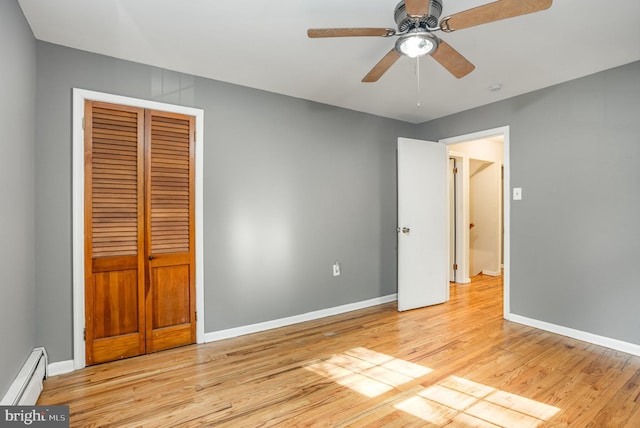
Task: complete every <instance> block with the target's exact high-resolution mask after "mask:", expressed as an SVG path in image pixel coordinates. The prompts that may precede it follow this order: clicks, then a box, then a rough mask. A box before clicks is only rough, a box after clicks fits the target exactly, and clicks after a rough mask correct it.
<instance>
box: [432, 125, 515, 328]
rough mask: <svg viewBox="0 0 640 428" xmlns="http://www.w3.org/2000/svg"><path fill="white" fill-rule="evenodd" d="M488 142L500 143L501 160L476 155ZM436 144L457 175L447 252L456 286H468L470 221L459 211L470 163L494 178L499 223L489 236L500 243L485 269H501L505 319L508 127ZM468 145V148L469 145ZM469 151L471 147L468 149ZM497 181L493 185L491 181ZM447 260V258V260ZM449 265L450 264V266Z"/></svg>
mask: <svg viewBox="0 0 640 428" xmlns="http://www.w3.org/2000/svg"><path fill="white" fill-rule="evenodd" d="M479 140H482V141H488V142H489V143H486V146H484V147H483V146H482V144H483V143H482V142H478V143H475V144H477V146H475V151H469V152H465V153H462V152H459V151H457V150H456V149H455V147H456V145H460V146H458V149H460V148H461V147H463V146H464V145H470V142H473V141H479ZM491 142H493V143H496V142H501V143H502V147H501V149H500V151H501V153H500V154H501V160H500V159H497V158H495V157H488V156H487V154H486V153H485V154H482V155H481V154H480V153H482V151H483V150H485V151H486V150H487V149H488V148H489V145H490V144H491ZM440 143H443V144H446V145H447V148H448V149H449V150H448V151H449V157H450V158H455V159H456V161H457V162H456V168H457V172H458V173H457V174H456V178H455V183H456V205H457V207H458V208H457V213H456V218H455V220H454V219H453V218H452V220H451V221H452V222H454V221H455V227H456V229H455V230H456V237H455V241H453V243H454V244H455V247H456V248H455V250H451V252H453V251H455V262H456V264H457V265H458V270H457V272H456V283H468V282H470V278H469V275H468V274H465V273H469V272H470V265H471V260H470V259H471V258H472V256H471V254H470V251H469V248H470V239H471V234H470V230H469V228H470V226H471V224H472V223H474V221H473V220H472V219H471V218H470V216H469V210H468V209H461V208H462V204H463V201H464V200H467V201H468V200H469V198H470V195H469V192H470V188H469V187H470V185H469V179H470V175H471V170H472V166H471V162H470V160H471V159H474V158H475V159H477V160H478V162H475V163H476V165H475V166H477V167H478V168H477V171H480V170H481V169H482V168H487V167H488V166H491V167H492V168H494V169H495V171H493V172H495V174H492V177H494V179H493V182H494V184H495V195H496V196H495V198H496V201H497V204H498V205H499V208H498V209H496V212H497V213H498V216H499V221H497V222H495V227H494V229H495V230H493V231H492V233H493V234H494V235H496V236H498V237H499V239H498V241H499V242H500V246H499V247H496V249H495V250H494V252H495V258H496V260H497V262H496V264H495V266H494V267H493V268H492V269H487V272H485V273H488V274H493V275H499V274H500V268H502V275H503V283H504V296H503V297H504V298H503V300H504V317H505V318H506V319H508V315H509V313H510V307H509V291H510V289H509V285H510V283H509V273H510V265H509V263H510V258H509V248H510V242H509V239H510V211H509V201H508V195H509V194H510V193H509V191H508V189H509V188H510V180H509V178H510V169H509V127H508V126H505V127H500V128H494V129H489V130H486V131H480V132H475V133H471V134H465V135H461V136H457V137H451V138H446V139H443V140H440ZM471 145H472V144H471ZM472 148H473V147H472ZM495 177H497V181H496V180H495ZM450 257H451V256H450ZM451 264H452V265H453V262H452V263H451Z"/></svg>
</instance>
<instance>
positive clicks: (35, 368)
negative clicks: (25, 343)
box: [2, 348, 47, 406]
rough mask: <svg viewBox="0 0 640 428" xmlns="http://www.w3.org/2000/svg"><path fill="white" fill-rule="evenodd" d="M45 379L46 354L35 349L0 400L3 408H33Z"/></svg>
mask: <svg viewBox="0 0 640 428" xmlns="http://www.w3.org/2000/svg"><path fill="white" fill-rule="evenodd" d="M46 377H47V352H46V351H45V350H44V348H35V349H34V350H33V351H32V352H31V355H29V358H27V361H26V362H25V363H24V365H23V366H22V369H21V370H20V373H18V376H16V378H15V380H14V381H13V383H12V384H11V386H10V387H9V390H8V391H7V393H6V394H5V396H4V398H3V399H2V405H3V406H16V405H19V406H33V405H35V404H36V402H37V401H38V397H40V392H42V381H43V380H44V379H45V378H46Z"/></svg>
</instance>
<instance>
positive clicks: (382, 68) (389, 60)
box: [362, 48, 401, 83]
mask: <svg viewBox="0 0 640 428" xmlns="http://www.w3.org/2000/svg"><path fill="white" fill-rule="evenodd" d="M400 57H401V55H400V54H399V53H398V51H397V50H396V49H395V48H393V49H391V50H390V51H389V52H387V54H386V55H385V56H384V57H382V59H381V60H380V61H379V62H378V63H377V64H376V65H375V66H374V67H373V68H372V69H371V71H370V72H369V74H367V75H366V76H364V79H362V81H363V82H365V83H371V82H377V81H378V79H380V78H381V77H382V75H383V74H384V73H386V72H387V70H389V69H390V68H391V66H392V65H393V64H395V62H396V61H397V60H398V58H400Z"/></svg>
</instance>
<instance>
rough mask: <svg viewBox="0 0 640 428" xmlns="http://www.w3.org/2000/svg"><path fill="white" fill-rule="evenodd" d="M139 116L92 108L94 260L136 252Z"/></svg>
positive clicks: (132, 113) (131, 113)
mask: <svg viewBox="0 0 640 428" xmlns="http://www.w3.org/2000/svg"><path fill="white" fill-rule="evenodd" d="M138 120H139V119H138V113H136V112H125V111H117V110H111V109H107V108H100V107H94V109H93V117H92V124H91V126H92V128H93V142H92V144H93V145H92V156H93V159H92V160H93V165H92V177H91V178H92V182H91V187H92V190H93V196H92V212H93V216H92V217H93V219H92V232H93V233H92V249H93V257H107V256H116V255H117V256H127V255H136V254H137V253H138V196H137V195H138V191H139V189H138V158H137V155H138Z"/></svg>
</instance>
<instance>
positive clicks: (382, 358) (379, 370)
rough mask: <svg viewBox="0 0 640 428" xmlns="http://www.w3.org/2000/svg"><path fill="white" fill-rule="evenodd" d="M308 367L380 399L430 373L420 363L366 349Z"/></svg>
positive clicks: (335, 356)
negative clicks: (381, 396) (382, 395)
mask: <svg viewBox="0 0 640 428" xmlns="http://www.w3.org/2000/svg"><path fill="white" fill-rule="evenodd" d="M305 368H307V369H308V370H311V371H313V372H315V373H317V374H319V375H321V376H324V377H326V378H329V379H331V380H333V381H334V382H336V383H338V384H339V385H342V386H346V387H349V388H351V389H353V390H354V391H356V392H358V393H360V394H362V395H365V396H367V397H377V396H378V395H381V394H384V393H385V392H389V391H391V390H392V389H393V388H394V387H397V386H400V385H402V384H404V383H407V382H410V381H412V380H414V379H417V378H419V377H422V376H424V375H426V374H428V373H430V372H431V369H428V368H426V367H423V366H420V365H418V364H413V363H410V362H408V361H405V360H400V359H398V358H393V357H390V356H389V355H385V354H381V353H379V352H375V351H371V350H369V349H366V348H353V349H350V350H348V351H346V352H344V353H342V354H336V355H332V356H330V357H329V358H325V359H323V360H319V361H315V362H312V363H310V364H307V365H306V366H305Z"/></svg>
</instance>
